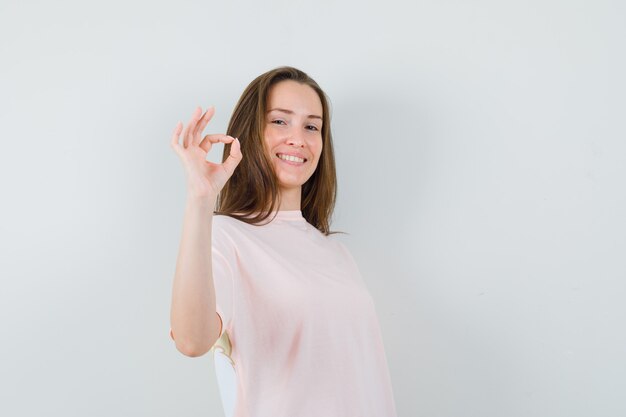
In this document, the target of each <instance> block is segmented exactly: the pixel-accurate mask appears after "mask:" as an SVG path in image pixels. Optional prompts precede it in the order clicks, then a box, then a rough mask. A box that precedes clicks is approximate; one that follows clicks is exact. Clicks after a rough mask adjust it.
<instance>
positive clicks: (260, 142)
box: [214, 66, 343, 235]
mask: <svg viewBox="0 0 626 417" xmlns="http://www.w3.org/2000/svg"><path fill="white" fill-rule="evenodd" d="M284 80H293V81H297V82H299V83H301V84H306V85H308V86H310V87H311V88H313V90H315V92H317V95H318V96H319V98H320V101H321V102H322V153H321V155H320V160H319V162H318V165H317V168H316V169H315V172H314V173H313V175H311V178H309V179H308V180H307V181H306V182H305V183H304V184H303V185H302V194H301V201H300V207H301V211H302V216H303V217H304V218H305V219H306V221H307V222H309V223H310V224H312V225H313V226H315V227H316V228H317V229H318V230H319V231H320V232H322V233H323V234H325V235H330V234H333V233H343V232H337V231H330V220H331V217H332V214H333V210H334V207H335V201H336V198H337V174H336V169H335V154H334V152H333V141H332V135H331V130H330V111H329V108H328V99H327V97H326V94H325V93H324V91H323V90H322V89H321V88H320V86H319V85H318V84H317V83H316V82H315V81H314V80H313V79H312V78H311V77H309V76H308V75H307V74H306V73H304V72H303V71H300V70H299V69H296V68H293V67H287V66H285V67H279V68H275V69H273V70H270V71H268V72H266V73H264V74H261V75H259V76H258V77H257V78H256V79H254V80H253V81H252V82H251V83H250V84H249V85H248V87H246V89H245V90H244V92H243V94H242V95H241V97H240V98H239V101H238V102H237V105H236V106H235V109H234V110H233V114H232V116H231V118H230V122H229V124H228V129H227V131H226V134H227V135H230V136H232V137H235V138H239V142H240V144H241V153H242V154H243V159H242V160H241V162H240V163H239V165H238V166H237V168H235V171H234V173H233V175H232V176H231V177H230V179H229V180H228V181H227V182H226V184H225V185H224V188H222V191H221V192H220V194H219V196H218V199H217V203H216V210H215V211H214V213H215V214H223V215H228V216H231V217H234V218H236V219H238V220H241V221H244V222H246V223H249V224H253V225H259V223H261V222H262V221H264V220H265V219H267V218H268V217H269V215H270V213H271V212H274V211H276V210H277V209H278V207H280V191H279V186H278V178H277V177H276V173H275V172H274V167H273V165H272V161H271V160H270V158H269V156H268V155H267V153H266V151H265V147H264V137H263V132H264V127H265V123H266V107H267V98H268V95H269V90H270V88H271V87H272V86H273V85H274V84H276V83H278V82H280V81H284ZM229 155H230V144H225V145H224V153H223V155H222V162H224V161H225V160H226V159H227V158H228V156H229ZM270 221H271V220H270Z"/></svg>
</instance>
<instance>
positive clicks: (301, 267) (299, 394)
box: [170, 67, 396, 417]
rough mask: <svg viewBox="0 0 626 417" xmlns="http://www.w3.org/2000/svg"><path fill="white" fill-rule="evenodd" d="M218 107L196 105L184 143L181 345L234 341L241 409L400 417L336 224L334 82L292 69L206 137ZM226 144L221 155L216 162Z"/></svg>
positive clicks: (188, 349)
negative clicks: (328, 87) (324, 83)
mask: <svg viewBox="0 0 626 417" xmlns="http://www.w3.org/2000/svg"><path fill="white" fill-rule="evenodd" d="M213 112H214V109H213V108H209V109H208V110H207V111H206V113H204V114H202V110H201V109H200V108H197V109H196V111H195V112H194V114H193V117H192V118H191V120H190V121H189V123H188V125H187V126H186V127H185V128H184V129H183V126H182V124H181V123H179V124H178V125H177V126H176V129H175V131H174V134H173V137H172V142H171V145H172V147H173V149H174V151H175V152H176V153H177V154H178V156H179V157H180V159H181V161H182V163H183V166H184V168H185V171H186V174H187V190H188V193H187V202H186V208H185V216H184V224H183V233H182V240H181V243H180V250H179V254H178V261H177V264H176V273H175V277H174V285H173V294H172V308H171V331H170V335H171V337H172V339H174V340H175V342H176V347H177V349H178V350H179V351H180V352H182V353H183V354H185V355H187V356H200V355H203V354H205V353H206V352H208V351H209V350H210V349H211V348H212V347H213V346H214V345H215V344H216V342H218V341H219V340H224V339H225V338H226V339H227V341H228V345H229V347H230V349H229V352H228V354H229V356H230V358H231V361H232V364H233V366H234V369H235V372H236V375H237V394H236V404H235V411H234V415H235V417H309V416H311V417H370V416H371V417H395V416H396V410H395V404H394V399H393V393H392V386H391V380H390V377H389V371H388V368H387V361H386V356H385V352H384V347H383V342H382V337H381V332H380V327H379V322H378V319H377V316H376V310H375V305H374V302H373V299H372V297H371V295H370V293H369V292H368V290H367V287H366V285H365V283H364V281H363V279H362V277H361V274H360V272H359V269H358V267H357V265H356V263H355V261H354V259H353V257H352V256H351V254H350V252H349V251H348V249H347V248H346V246H345V245H344V244H342V243H341V242H340V241H339V240H336V239H334V238H333V237H332V234H333V233H337V232H331V231H330V229H329V225H330V218H331V215H332V212H333V208H334V204H335V196H336V188H337V180H336V175H335V160H334V154H333V145H332V137H331V131H330V115H329V108H328V102H327V99H326V95H325V93H324V92H323V91H322V89H321V88H320V87H319V86H318V84H317V83H316V82H315V81H314V80H313V79H311V78H310V77H309V76H308V75H307V74H305V73H304V72H302V71H300V70H298V69H295V68H292V67H281V68H276V69H274V70H271V71H268V72H266V73H264V74H262V75H260V76H259V77H257V78H256V79H255V80H254V81H252V83H251V84H250V85H249V86H248V87H247V88H246V90H245V91H244V93H243V95H242V96H241V98H240V100H239V102H238V103H237V105H236V107H235V110H234V112H233V115H232V117H231V120H230V123H229V126H228V129H227V134H226V135H223V134H213V135H206V136H204V137H202V132H203V130H204V128H205V127H206V126H207V124H208V122H209V120H210V119H211V117H212V115H213ZM181 132H182V143H181V142H180V136H181ZM218 142H222V143H224V144H225V145H224V154H223V157H222V163H221V164H215V163H211V162H209V161H207V160H206V155H207V152H209V150H210V149H211V146H212V145H213V144H214V143H218Z"/></svg>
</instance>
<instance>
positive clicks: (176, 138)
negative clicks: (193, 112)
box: [171, 122, 183, 152]
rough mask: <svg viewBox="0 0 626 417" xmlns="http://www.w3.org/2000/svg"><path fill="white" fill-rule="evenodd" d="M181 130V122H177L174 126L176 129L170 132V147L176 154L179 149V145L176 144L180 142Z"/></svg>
mask: <svg viewBox="0 0 626 417" xmlns="http://www.w3.org/2000/svg"><path fill="white" fill-rule="evenodd" d="M182 129H183V122H178V123H177V124H176V127H175V128H174V131H173V132H172V140H171V145H172V148H174V150H175V151H177V152H178V148H180V143H179V142H178V141H179V140H180V132H181V131H182Z"/></svg>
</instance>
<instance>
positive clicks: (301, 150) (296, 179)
mask: <svg viewBox="0 0 626 417" xmlns="http://www.w3.org/2000/svg"><path fill="white" fill-rule="evenodd" d="M265 116H266V118H265V128H264V132H263V134H264V140H265V143H264V145H265V148H266V150H267V151H268V152H269V156H270V158H271V160H272V163H273V164H274V171H275V172H276V176H277V177H278V181H279V186H280V187H281V189H283V190H285V189H290V188H297V187H300V186H302V184H304V183H305V182H306V181H307V180H308V179H309V178H310V177H311V175H313V172H315V168H316V167H317V163H318V162H319V158H320V155H321V153H322V122H323V120H322V102H321V100H320V98H319V96H318V95H317V93H316V92H315V90H313V89H312V88H311V87H309V86H308V85H306V84H300V83H298V82H296V81H292V80H285V81H280V82H278V83H276V84H274V85H273V86H272V87H271V88H270V91H269V96H268V100H267V113H266V115H265ZM285 158H287V160H286V159H285ZM303 160H304V161H303Z"/></svg>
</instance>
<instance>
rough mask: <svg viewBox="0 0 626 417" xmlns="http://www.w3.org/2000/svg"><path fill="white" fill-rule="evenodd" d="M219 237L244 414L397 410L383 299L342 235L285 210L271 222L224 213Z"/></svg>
mask: <svg viewBox="0 0 626 417" xmlns="http://www.w3.org/2000/svg"><path fill="white" fill-rule="evenodd" d="M272 216H273V214H272ZM270 219H271V216H270ZM268 220H269V219H266V220H265V221H264V222H267V221H268ZM212 236H213V241H212V244H213V245H212V246H213V250H212V255H213V256H212V262H213V280H214V283H215V293H216V301H217V312H218V314H219V315H220V317H221V318H222V321H223V323H224V325H223V328H222V333H224V332H226V333H227V336H228V339H229V340H230V344H231V349H232V350H231V352H230V357H231V360H232V362H233V364H234V369H235V373H236V379H237V392H236V403H235V410H234V417H396V409H395V404H394V398H393V392H392V386H391V379H390V376H389V370H388V367H387V360H386V356H385V351H384V346H383V340H382V335H381V332H380V327H379V322H378V318H377V315H376V310H375V305H374V301H373V299H372V297H371V295H370V293H369V292H368V289H367V288H366V285H365V282H364V281H363V279H362V277H361V274H360V272H359V269H358V267H357V265H356V263H355V261H354V259H353V257H352V255H351V254H350V252H349V251H348V249H347V248H346V246H345V245H344V244H343V243H341V242H340V241H339V240H337V239H335V238H334V236H337V235H330V236H325V235H324V234H323V233H321V232H320V231H319V230H317V229H316V228H315V227H314V226H312V225H311V224H309V223H308V222H307V221H306V219H305V218H304V217H303V216H302V212H301V210H285V211H278V215H277V217H276V218H275V219H274V220H273V221H272V222H271V223H269V224H265V225H261V226H255V225H250V224H248V223H245V222H242V221H239V220H237V219H234V218H232V217H229V216H222V215H214V216H213V228H212Z"/></svg>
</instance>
